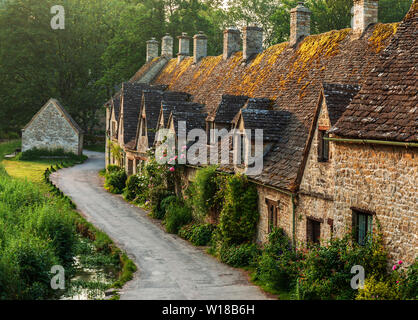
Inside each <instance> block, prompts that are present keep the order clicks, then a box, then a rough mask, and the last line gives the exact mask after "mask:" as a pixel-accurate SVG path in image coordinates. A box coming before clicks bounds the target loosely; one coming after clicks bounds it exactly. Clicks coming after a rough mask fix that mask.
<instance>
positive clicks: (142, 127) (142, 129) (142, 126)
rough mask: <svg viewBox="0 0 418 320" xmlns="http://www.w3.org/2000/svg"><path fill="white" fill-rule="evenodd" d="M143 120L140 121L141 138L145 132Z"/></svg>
mask: <svg viewBox="0 0 418 320" xmlns="http://www.w3.org/2000/svg"><path fill="white" fill-rule="evenodd" d="M145 131H146V130H145V118H142V119H141V137H145V135H146V132H145Z"/></svg>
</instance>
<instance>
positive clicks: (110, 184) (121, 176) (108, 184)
mask: <svg viewBox="0 0 418 320" xmlns="http://www.w3.org/2000/svg"><path fill="white" fill-rule="evenodd" d="M126 179H127V175H126V172H125V170H123V169H119V170H118V171H111V172H108V173H107V174H106V176H105V188H106V189H107V190H108V191H109V192H111V193H116V194H120V193H122V192H123V189H124V188H125V186H126Z"/></svg>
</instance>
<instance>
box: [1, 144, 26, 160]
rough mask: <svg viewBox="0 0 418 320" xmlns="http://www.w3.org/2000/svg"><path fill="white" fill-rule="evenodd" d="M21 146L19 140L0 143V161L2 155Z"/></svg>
mask: <svg viewBox="0 0 418 320" xmlns="http://www.w3.org/2000/svg"><path fill="white" fill-rule="evenodd" d="M20 147H21V141H20V140H11V141H8V142H3V143H0V162H1V161H2V160H3V158H4V156H5V155H7V154H11V153H13V152H14V151H15V150H16V149H18V148H20Z"/></svg>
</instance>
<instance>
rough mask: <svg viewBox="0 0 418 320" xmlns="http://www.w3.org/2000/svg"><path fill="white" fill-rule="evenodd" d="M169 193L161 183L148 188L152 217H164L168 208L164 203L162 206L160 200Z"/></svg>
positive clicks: (169, 194)
mask: <svg viewBox="0 0 418 320" xmlns="http://www.w3.org/2000/svg"><path fill="white" fill-rule="evenodd" d="M171 195H172V193H171V192H169V191H168V190H167V189H166V188H165V187H164V186H162V185H158V186H155V187H153V188H152V189H151V190H149V201H150V204H151V210H152V216H153V217H154V218H156V219H164V217H165V215H166V210H168V208H167V204H166V203H164V204H163V206H162V201H163V200H164V199H166V198H167V197H169V196H171Z"/></svg>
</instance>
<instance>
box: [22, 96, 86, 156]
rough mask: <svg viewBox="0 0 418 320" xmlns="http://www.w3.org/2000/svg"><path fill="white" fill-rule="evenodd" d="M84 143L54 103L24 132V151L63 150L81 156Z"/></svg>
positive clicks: (42, 111) (43, 110)
mask: <svg viewBox="0 0 418 320" xmlns="http://www.w3.org/2000/svg"><path fill="white" fill-rule="evenodd" d="M82 143H83V140H82V135H81V134H79V133H78V132H77V131H76V130H75V129H74V128H73V127H72V126H71V125H70V123H69V122H68V121H67V119H66V118H65V117H64V115H63V114H62V113H61V112H60V111H59V110H58V109H57V107H56V106H55V105H54V104H53V103H49V104H48V105H47V107H45V108H44V109H42V110H41V112H40V113H39V114H38V115H37V116H36V117H35V118H34V119H33V120H32V121H31V123H29V125H28V127H27V128H25V129H24V130H23V131H22V151H27V150H30V149H32V148H38V149H50V150H52V149H57V148H62V149H64V150H65V151H66V152H73V153H75V154H81V151H82Z"/></svg>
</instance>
